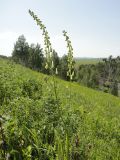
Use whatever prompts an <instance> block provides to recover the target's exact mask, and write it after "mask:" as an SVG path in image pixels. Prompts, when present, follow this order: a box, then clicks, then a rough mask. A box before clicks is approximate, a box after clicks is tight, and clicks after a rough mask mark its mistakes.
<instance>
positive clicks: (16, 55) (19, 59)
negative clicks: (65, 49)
mask: <svg viewBox="0 0 120 160" xmlns="http://www.w3.org/2000/svg"><path fill="white" fill-rule="evenodd" d="M12 59H13V60H14V61H15V62H16V63H20V64H22V65H24V66H26V67H29V68H31V69H33V70H36V71H40V72H42V73H45V74H50V70H49V69H47V70H46V69H45V62H46V57H45V56H44V53H43V49H42V48H41V45H40V44H30V45H29V44H28V42H27V41H26V38H25V37H24V35H21V36H19V37H18V40H17V41H16V43H15V44H14V49H13V52H12ZM52 60H53V64H54V67H53V70H55V69H56V68H57V75H58V76H59V77H61V78H62V79H65V80H67V79H68V77H67V74H66V73H67V71H68V65H67V55H64V56H63V57H61V58H60V57H59V56H58V53H57V52H56V51H55V50H53V54H52Z"/></svg>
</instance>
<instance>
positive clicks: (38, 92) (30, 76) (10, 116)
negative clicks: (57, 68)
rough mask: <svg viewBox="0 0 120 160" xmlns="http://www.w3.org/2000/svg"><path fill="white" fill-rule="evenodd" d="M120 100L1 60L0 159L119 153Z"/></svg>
mask: <svg viewBox="0 0 120 160" xmlns="http://www.w3.org/2000/svg"><path fill="white" fill-rule="evenodd" d="M119 122H120V99H119V98H117V97H114V96H112V95H109V94H105V93H103V92H99V91H95V90H92V89H89V88H87V87H83V86H80V85H78V84H77V83H70V82H67V81H63V80H61V79H58V78H56V77H52V76H47V75H44V74H41V73H38V72H35V71H32V70H30V69H28V68H25V67H23V66H20V65H18V64H15V63H14V62H12V61H9V60H4V59H2V58H0V132H1V134H0V159H4V158H5V157H7V156H8V157H10V158H11V159H14V158H15V159H45V160H49V159H50V160H52V159H57V160H72V159H75V160H79V159H80V160H81V159H84V160H87V159H91V160H93V159H100V160H108V159H114V160H115V159H116V160H118V159H119V157H120V123H119Z"/></svg>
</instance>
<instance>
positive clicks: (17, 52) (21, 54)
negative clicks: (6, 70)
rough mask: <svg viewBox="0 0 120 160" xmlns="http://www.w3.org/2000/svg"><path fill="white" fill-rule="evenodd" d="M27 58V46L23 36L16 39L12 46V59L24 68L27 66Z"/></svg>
mask: <svg viewBox="0 0 120 160" xmlns="http://www.w3.org/2000/svg"><path fill="white" fill-rule="evenodd" d="M28 57H29V45H28V43H27V42H26V39H25V37H24V35H21V36H19V37H18V40H17V41H16V43H15V45H14V49H13V52H12V58H13V59H14V61H16V62H17V63H21V64H23V65H25V66H28Z"/></svg>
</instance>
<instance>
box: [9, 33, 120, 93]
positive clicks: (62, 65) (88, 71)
mask: <svg viewBox="0 0 120 160" xmlns="http://www.w3.org/2000/svg"><path fill="white" fill-rule="evenodd" d="M12 59H13V60H14V61H15V62H16V63H20V64H22V65H24V66H26V67H29V68H31V69H33V70H36V71H39V72H42V73H45V74H50V70H49V69H47V70H46V69H45V62H46V57H45V56H44V54H43V49H42V48H41V45H40V44H30V45H29V44H28V42H27V41H26V38H25V37H24V35H21V36H19V38H18V40H17V41H16V43H15V44H14V49H13V52H12ZM52 60H53V64H54V66H53V70H55V69H56V68H57V75H58V76H59V77H60V78H62V79H64V80H69V77H68V76H67V74H66V73H67V71H68V70H69V69H68V56H67V55H64V56H63V57H59V56H58V53H57V52H56V51H55V50H54V51H53V54H52ZM74 63H75V61H74ZM74 73H75V74H74V77H73V80H74V81H76V82H78V83H80V84H83V85H85V86H87V87H91V88H94V89H97V90H102V91H104V92H107V93H111V94H113V95H116V96H118V95H119V93H118V92H119V87H118V85H119V83H120V57H119V56H118V57H117V58H113V57H112V56H110V57H109V58H104V59H102V61H101V62H99V63H97V64H82V65H79V66H78V67H77V68H74Z"/></svg>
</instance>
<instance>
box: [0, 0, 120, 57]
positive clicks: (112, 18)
mask: <svg viewBox="0 0 120 160" xmlns="http://www.w3.org/2000/svg"><path fill="white" fill-rule="evenodd" d="M28 9H31V10H33V11H34V12H35V13H36V14H37V15H38V16H39V18H40V19H41V20H42V21H43V23H44V24H45V25H46V27H47V30H48V32H49V35H50V37H51V42H52V45H53V47H54V48H55V49H56V51H57V52H58V53H59V56H61V55H63V54H65V53H66V43H65V41H64V37H63V36H62V30H64V29H65V30H66V31H67V32H68V34H69V36H70V38H71V41H72V44H73V48H74V56H77V57H107V56H109V55H111V54H112V55H113V56H117V55H120V0H0V54H4V55H11V52H12V49H13V46H14V43H15V41H16V40H17V38H18V36H20V35H21V34H24V35H25V37H26V40H27V41H28V42H29V43H37V42H38V43H40V44H41V45H42V47H43V44H42V40H43V37H42V35H41V31H40V30H39V27H38V26H37V25H36V24H35V22H34V21H33V19H32V17H30V15H29V14H28Z"/></svg>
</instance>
